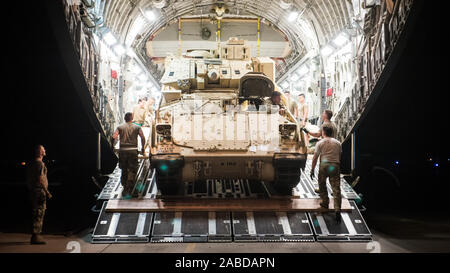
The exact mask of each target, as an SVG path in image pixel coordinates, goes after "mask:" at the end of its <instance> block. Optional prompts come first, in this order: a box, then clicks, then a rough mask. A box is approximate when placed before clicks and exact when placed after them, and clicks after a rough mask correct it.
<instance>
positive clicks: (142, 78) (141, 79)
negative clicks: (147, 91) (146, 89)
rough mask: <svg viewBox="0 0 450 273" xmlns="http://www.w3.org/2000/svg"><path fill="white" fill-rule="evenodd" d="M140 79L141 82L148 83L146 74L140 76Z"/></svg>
mask: <svg viewBox="0 0 450 273" xmlns="http://www.w3.org/2000/svg"><path fill="white" fill-rule="evenodd" d="M138 79H139V80H140V81H143V82H146V81H147V76H146V75H145V74H142V75H139V77H138Z"/></svg>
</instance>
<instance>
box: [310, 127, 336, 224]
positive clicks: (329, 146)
mask: <svg viewBox="0 0 450 273" xmlns="http://www.w3.org/2000/svg"><path fill="white" fill-rule="evenodd" d="M332 135H333V127H331V126H328V125H325V126H323V127H322V137H323V139H322V140H321V141H319V142H318V143H317V144H316V150H315V153H314V157H313V162H312V167H311V179H313V178H314V169H315V168H316V164H317V159H318V158H319V156H320V166H319V177H318V182H319V195H320V199H322V202H321V203H320V206H321V207H323V208H326V209H328V204H329V201H330V200H329V198H328V190H327V184H326V181H327V178H329V180H330V185H331V188H332V190H333V199H334V210H335V212H336V220H337V221H338V222H340V220H341V215H340V211H341V203H342V196H341V177H340V173H341V170H340V158H341V151H342V148H341V143H340V142H339V141H338V140H336V139H334V138H332V137H331V136H332Z"/></svg>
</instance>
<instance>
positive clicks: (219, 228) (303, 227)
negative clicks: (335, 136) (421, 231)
mask: <svg viewBox="0 0 450 273" xmlns="http://www.w3.org/2000/svg"><path fill="white" fill-rule="evenodd" d="M144 164H146V162H145V161H143V162H141V166H140V170H141V171H140V172H138V181H140V184H139V185H138V186H137V187H136V188H135V191H137V192H135V196H138V197H140V198H138V199H134V201H133V200H131V203H130V204H133V203H134V204H139V201H141V202H143V203H142V204H145V203H146V202H154V201H155V200H157V201H158V202H163V203H164V204H170V205H169V207H170V208H171V209H164V206H162V207H160V208H159V209H142V208H136V207H135V208H133V209H130V210H128V211H127V210H126V209H123V208H124V207H122V209H120V208H119V206H118V204H120V203H121V202H124V201H123V200H121V190H122V187H121V186H120V169H118V168H117V169H116V170H115V171H114V172H113V174H111V175H110V179H109V181H108V182H107V183H106V185H105V187H104V189H103V191H102V193H101V194H100V195H99V204H101V212H100V215H99V218H98V220H97V223H96V226H95V229H94V231H93V234H92V242H93V243H147V242H152V243H158V242H159V243H161V242H166V243H167V242H312V241H340V242H343V241H370V240H371V238H372V236H371V233H370V230H369V228H368V227H367V225H366V223H365V221H364V218H363V217H362V215H361V213H360V211H359V209H358V206H357V203H359V202H360V200H359V196H358V195H357V194H356V193H355V192H354V191H353V189H352V188H351V187H350V185H348V183H347V182H346V181H345V180H344V179H342V183H341V184H342V185H341V187H342V194H343V208H344V209H345V212H342V213H341V215H342V221H341V222H340V223H337V222H336V221H335V216H334V213H333V212H332V211H331V212H330V211H323V210H320V209H317V207H315V209H311V207H310V208H309V209H304V210H301V209H298V210H295V209H287V210H283V206H280V204H286V203H292V201H294V203H295V202H300V203H298V204H302V202H305V203H303V204H308V203H309V204H315V203H317V204H318V202H319V197H318V195H317V194H316V193H315V192H314V188H315V187H317V180H316V179H314V180H311V179H310V178H309V177H307V176H306V175H305V174H302V177H301V180H300V183H299V184H298V186H297V188H296V189H295V190H294V196H293V197H292V198H289V199H286V198H285V200H283V199H281V200H280V199H277V198H275V199H273V198H271V199H260V197H261V196H262V194H263V193H261V192H258V191H259V190H261V189H262V188H265V187H264V185H263V187H259V186H258V187H255V186H254V185H252V186H250V184H251V181H250V182H249V181H244V182H245V183H248V184H249V186H246V187H242V189H243V192H239V190H238V188H239V187H236V188H235V192H234V193H233V192H231V190H230V189H229V188H227V187H225V186H224V187H223V189H222V190H223V192H219V193H218V192H212V194H214V198H211V199H214V200H204V199H205V198H206V199H208V196H207V195H208V192H209V193H211V190H208V189H206V190H205V189H204V188H203V189H202V187H197V186H195V185H192V184H190V185H187V187H188V186H189V189H191V190H190V193H191V194H192V196H193V197H194V198H192V199H191V200H189V198H187V199H184V200H183V202H199V203H198V204H197V205H199V207H198V208H196V209H189V208H185V209H181V210H177V209H176V206H177V200H179V199H177V198H174V199H169V200H161V199H158V198H157V197H158V191H157V189H156V187H155V185H154V183H153V176H152V173H151V172H150V171H149V166H148V165H147V166H144ZM310 167H311V162H310V161H309V162H308V163H307V166H306V168H307V169H310ZM305 173H309V171H308V170H306V172H305ZM316 177H317V176H316ZM144 180H145V181H144ZM242 182H243V181H240V180H235V181H234V182H233V181H232V182H231V184H233V183H234V184H235V185H237V186H238V185H244V183H242ZM214 183H218V184H221V183H223V181H221V180H220V179H219V180H216V181H212V182H210V183H209V185H210V186H211V185H212V184H214ZM137 184H138V183H137ZM207 184H208V183H207ZM224 185H225V184H224ZM244 186H245V185H244ZM328 186H329V185H328ZM214 188H215V189H217V187H214ZM218 188H220V187H218ZM256 188H257V190H256ZM193 189H200V191H201V192H195V190H193ZM244 189H247V191H248V192H249V193H248V194H245V193H244V192H245V191H244ZM252 190H253V191H252ZM227 191H228V192H227ZM265 191H266V192H265V193H264V195H265V196H266V198H268V197H271V196H270V189H267V188H266V189H265ZM329 192H330V191H329ZM185 193H186V191H185ZM231 193H233V194H234V198H233V197H231V198H230V196H231V195H230V194H231ZM236 193H239V195H240V196H239V198H235V197H236ZM268 195H269V196H268ZM218 196H223V198H217V197H218ZM246 197H247V200H246ZM330 198H332V195H331V194H330ZM151 200H153V201H151ZM186 200H187V201H186ZM136 202H138V203H136ZM233 202H234V205H233ZM239 202H242V203H241V205H239ZM246 202H248V203H246ZM259 202H261V203H259ZM214 203H215V204H220V206H221V207H220V208H221V209H217V210H214V209H212V208H213V207H214V206H211V204H214ZM227 203H228V205H229V206H228V208H234V209H229V210H227V209H226V205H227ZM122 204H126V203H122ZM179 204H180V203H179V202H178V205H179ZM205 204H210V205H208V206H206V207H205V206H204V205H205ZM236 204H238V205H236ZM242 204H253V206H254V207H253V209H248V208H249V206H247V207H246V208H239V206H242ZM261 204H263V205H261ZM267 204H269V205H267ZM270 204H272V205H275V206H278V207H276V208H275V207H270ZM277 204H278V205H277ZM174 206H175V208H174ZM201 206H203V209H202V208H201ZM258 206H259V208H258ZM261 206H263V207H262V208H261ZM108 207H109V208H110V209H108ZM114 207H116V208H119V209H116V210H114ZM330 207H332V199H331V202H330ZM216 208H217V207H216ZM237 208H238V209H237ZM284 208H286V207H284ZM208 210H209V211H208Z"/></svg>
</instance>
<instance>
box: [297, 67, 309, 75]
mask: <svg viewBox="0 0 450 273" xmlns="http://www.w3.org/2000/svg"><path fill="white" fill-rule="evenodd" d="M308 72H309V69H308V67H306V66H305V65H303V66H301V67H300V68H299V69H297V73H298V74H299V75H300V76H303V75H305V74H306V73H308Z"/></svg>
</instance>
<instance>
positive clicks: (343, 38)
mask: <svg viewBox="0 0 450 273" xmlns="http://www.w3.org/2000/svg"><path fill="white" fill-rule="evenodd" d="M347 42H348V37H347V35H346V34H344V33H340V34H339V35H338V36H337V37H336V38H334V40H333V43H334V44H335V45H337V46H343V45H345V44H346V43H347Z"/></svg>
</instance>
